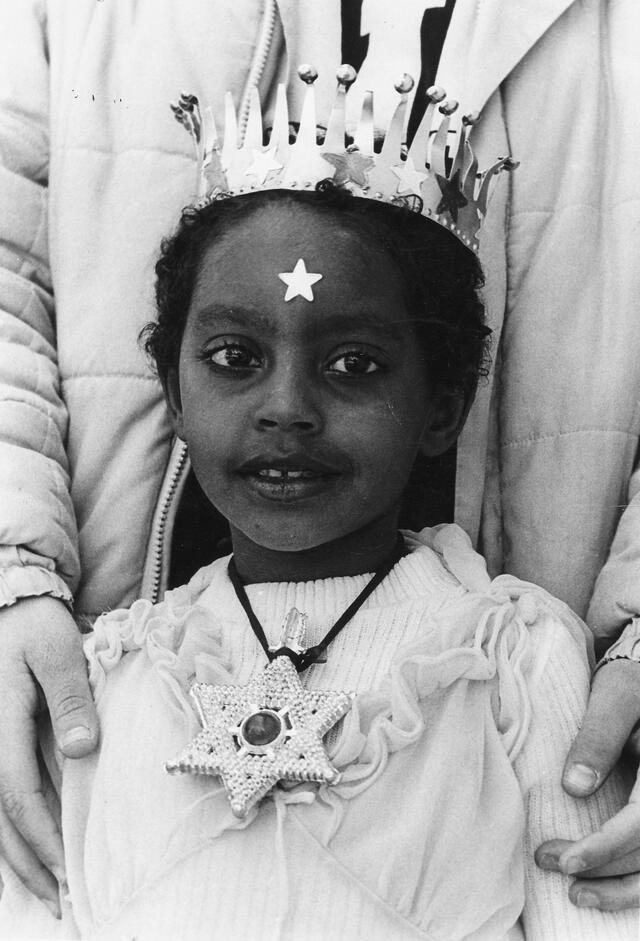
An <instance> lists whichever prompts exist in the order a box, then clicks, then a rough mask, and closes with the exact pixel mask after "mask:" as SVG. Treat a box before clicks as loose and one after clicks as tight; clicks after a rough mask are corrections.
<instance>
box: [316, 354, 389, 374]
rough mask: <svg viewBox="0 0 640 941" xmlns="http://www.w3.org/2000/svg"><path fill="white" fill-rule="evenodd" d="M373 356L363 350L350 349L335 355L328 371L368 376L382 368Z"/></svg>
mask: <svg viewBox="0 0 640 941" xmlns="http://www.w3.org/2000/svg"><path fill="white" fill-rule="evenodd" d="M381 368H382V367H381V365H380V363H378V362H377V361H376V360H375V359H374V358H373V356H371V355H370V354H369V353H365V352H364V351H363V350H348V351H347V352H346V353H340V355H339V356H335V357H334V358H333V359H332V360H331V361H330V362H329V364H328V371H329V372H333V373H340V374H342V375H349V376H367V375H369V374H370V373H373V372H378V370H379V369H381Z"/></svg>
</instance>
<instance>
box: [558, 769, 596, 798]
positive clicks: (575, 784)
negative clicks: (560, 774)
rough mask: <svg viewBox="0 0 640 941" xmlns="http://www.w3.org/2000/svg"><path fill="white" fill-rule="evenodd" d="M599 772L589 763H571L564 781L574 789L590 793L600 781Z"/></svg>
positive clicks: (582, 792)
mask: <svg viewBox="0 0 640 941" xmlns="http://www.w3.org/2000/svg"><path fill="white" fill-rule="evenodd" d="M599 777H600V776H599V774H598V772H597V771H594V769H593V768H589V767H588V766H587V765H571V767H570V768H569V770H568V771H567V773H566V774H565V776H564V782H565V784H567V785H568V786H569V787H570V788H572V789H573V790H574V791H580V793H581V794H590V793H591V791H592V790H593V789H594V788H595V786H596V784H597V783H598V778H599Z"/></svg>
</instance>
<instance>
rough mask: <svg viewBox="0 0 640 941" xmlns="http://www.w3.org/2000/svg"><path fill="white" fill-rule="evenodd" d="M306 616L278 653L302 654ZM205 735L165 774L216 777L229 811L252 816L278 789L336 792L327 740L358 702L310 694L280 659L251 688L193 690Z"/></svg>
mask: <svg viewBox="0 0 640 941" xmlns="http://www.w3.org/2000/svg"><path fill="white" fill-rule="evenodd" d="M304 626H305V618H304V615H302V614H300V612H299V611H297V610H296V609H295V608H293V609H292V610H291V611H289V613H288V614H287V616H286V618H285V621H284V624H283V632H282V640H281V644H280V648H278V649H282V648H284V647H287V648H288V649H290V650H292V651H293V652H294V653H299V652H302V651H303V650H304V647H303V646H302V645H303V642H304ZM191 695H192V697H193V699H194V700H195V703H196V706H197V709H198V713H199V716H200V721H201V722H202V726H203V728H202V731H201V732H200V733H199V735H198V736H197V737H196V738H195V739H194V740H193V741H192V742H190V743H189V745H187V746H186V748H185V749H184V751H183V752H182V754H181V755H179V756H178V758H176V759H175V760H174V761H168V762H167V763H166V765H165V768H166V770H167V771H169V772H170V773H176V772H192V773H195V774H211V775H218V776H219V777H220V778H221V779H222V782H223V784H224V787H225V790H226V792H227V796H228V798H229V802H230V804H231V809H232V810H233V813H234V814H235V815H236V816H237V817H244V816H246V814H247V812H248V811H249V810H250V808H251V807H252V806H253V805H254V804H256V803H257V802H258V801H260V800H261V799H262V798H263V797H264V796H265V795H266V794H267V793H268V792H269V791H270V790H271V788H272V787H273V786H274V784H277V782H278V781H293V782H298V781H318V782H322V783H326V784H336V783H337V781H338V779H339V777H340V775H339V773H338V771H336V769H335V768H334V767H333V766H332V765H331V763H330V762H329V759H328V757H327V753H326V751H325V748H324V745H323V743H322V737H323V735H325V734H326V733H327V732H328V731H329V729H331V728H332V727H333V726H334V725H335V724H336V722H337V721H338V720H339V719H341V718H342V716H343V715H345V713H347V712H348V711H349V709H350V708H351V703H352V701H353V698H354V697H353V695H352V694H350V693H344V692H339V691H336V690H308V689H305V688H304V686H303V685H302V683H301V682H300V678H299V676H298V673H297V671H296V668H295V666H294V665H293V663H292V661H291V659H290V657H289V656H287V654H286V653H282V654H279V655H277V656H276V657H275V658H274V659H273V660H272V661H271V662H270V663H269V664H268V665H267V666H266V667H265V669H264V670H261V671H260V672H259V673H256V674H255V675H254V676H253V677H252V678H251V680H250V681H249V683H248V684H247V685H246V686H209V685H207V684H205V683H196V684H194V686H193V687H192V689H191Z"/></svg>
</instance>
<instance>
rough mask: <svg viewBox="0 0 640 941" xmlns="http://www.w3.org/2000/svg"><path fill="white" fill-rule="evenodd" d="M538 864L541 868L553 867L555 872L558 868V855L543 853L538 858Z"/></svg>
mask: <svg viewBox="0 0 640 941" xmlns="http://www.w3.org/2000/svg"><path fill="white" fill-rule="evenodd" d="M538 865H539V866H541V867H542V868H543V869H554V870H555V871H556V872H557V871H558V869H559V868H560V866H559V865H558V857H557V856H552V855H551V853H543V854H542V856H540V858H539V859H538Z"/></svg>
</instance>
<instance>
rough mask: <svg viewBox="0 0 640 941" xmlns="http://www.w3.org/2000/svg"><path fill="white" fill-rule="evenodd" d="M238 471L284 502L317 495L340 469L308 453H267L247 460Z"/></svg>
mask: <svg viewBox="0 0 640 941" xmlns="http://www.w3.org/2000/svg"><path fill="white" fill-rule="evenodd" d="M238 473H239V474H240V476H241V477H243V478H245V479H246V480H247V481H248V482H249V483H250V484H251V485H252V487H253V489H254V490H255V491H256V492H257V493H259V494H260V495H261V496H265V497H268V498H271V499H276V500H281V501H282V500H295V499H301V498H304V497H310V496H315V495H316V494H318V493H321V492H322V491H323V490H325V489H326V488H327V487H328V486H330V485H331V483H332V482H333V481H334V480H335V478H336V477H337V476H339V474H340V473H341V472H340V470H338V468H336V467H334V466H333V465H330V464H327V463H325V462H323V461H318V460H316V459H315V458H309V457H306V456H301V455H300V456H298V455H296V456H295V457H294V456H291V457H287V458H282V457H275V456H274V457H270V456H268V455H264V456H260V457H257V458H254V459H252V460H250V461H246V462H245V463H244V464H242V465H241V466H240V467H239V468H238Z"/></svg>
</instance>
